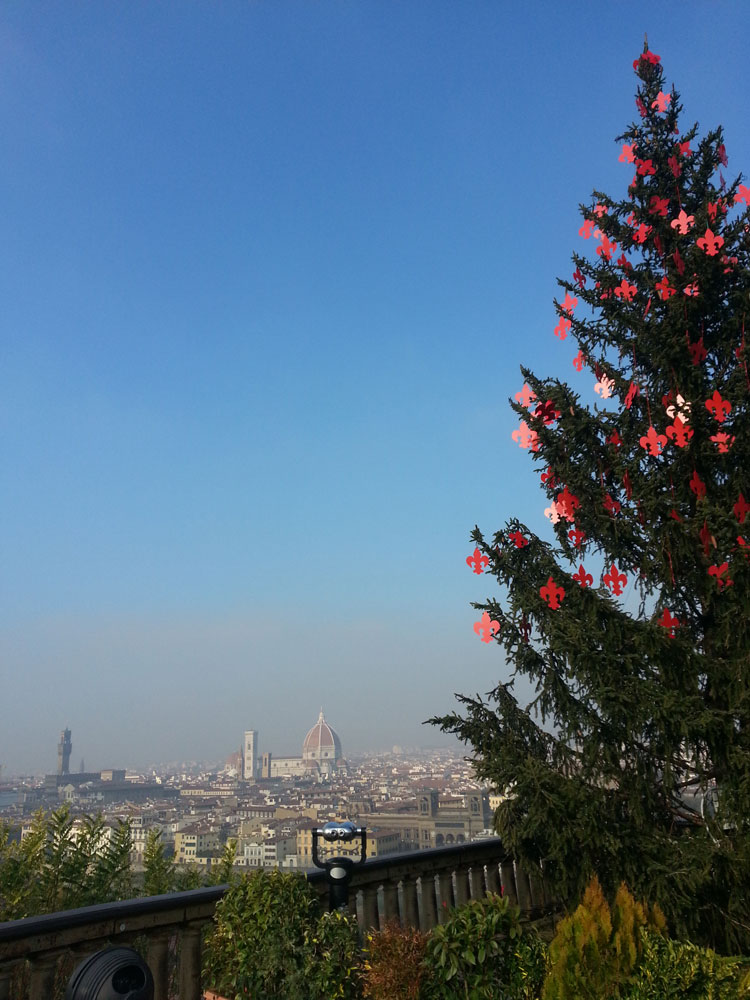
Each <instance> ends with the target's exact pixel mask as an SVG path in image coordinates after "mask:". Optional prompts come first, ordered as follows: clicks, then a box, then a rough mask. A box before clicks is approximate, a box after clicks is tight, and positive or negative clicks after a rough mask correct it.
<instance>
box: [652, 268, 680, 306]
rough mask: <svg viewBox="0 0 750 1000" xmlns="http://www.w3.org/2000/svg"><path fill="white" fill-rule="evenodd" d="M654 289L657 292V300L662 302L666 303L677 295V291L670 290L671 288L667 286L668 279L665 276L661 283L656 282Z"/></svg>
mask: <svg viewBox="0 0 750 1000" xmlns="http://www.w3.org/2000/svg"><path fill="white" fill-rule="evenodd" d="M654 288H655V289H656V291H657V293H658V295H659V298H660V299H661V300H662V301H663V302H666V301H667V300H668V299H670V298H671V297H672V296H673V295H676V294H677V289H676V288H672V286H671V285H670V284H669V278H668V277H667V276H666V274H665V275H664V277H663V278H662V279H661V281H657V282H656V284H655V285H654Z"/></svg>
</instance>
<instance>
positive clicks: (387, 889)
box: [381, 881, 400, 930]
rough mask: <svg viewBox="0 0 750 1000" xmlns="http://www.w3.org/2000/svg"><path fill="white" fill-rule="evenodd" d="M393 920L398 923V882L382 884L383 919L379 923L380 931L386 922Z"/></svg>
mask: <svg viewBox="0 0 750 1000" xmlns="http://www.w3.org/2000/svg"><path fill="white" fill-rule="evenodd" d="M391 920H395V921H397V922H398V923H400V916H399V912H398V882H391V881H388V882H384V883H383V918H382V921H381V930H382V928H383V927H385V925H386V924H387V923H388V921H391Z"/></svg>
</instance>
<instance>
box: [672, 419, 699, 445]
mask: <svg viewBox="0 0 750 1000" xmlns="http://www.w3.org/2000/svg"><path fill="white" fill-rule="evenodd" d="M666 434H667V437H668V438H669V439H670V440H671V441H672V443H673V444H674V445H676V446H677V447H678V448H686V447H687V446H688V444H689V443H690V438H691V437H692V436H693V428H692V427H689V426H688V425H687V424H686V423H683V421H682V419H681V418H680V417H675V418H674V423H673V424H670V425H669V426H668V427H667V428H666Z"/></svg>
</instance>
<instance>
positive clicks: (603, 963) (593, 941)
mask: <svg viewBox="0 0 750 1000" xmlns="http://www.w3.org/2000/svg"><path fill="white" fill-rule="evenodd" d="M664 925H665V920H664V915H663V914H662V912H661V910H660V909H659V908H658V907H657V906H655V907H653V909H652V910H649V908H648V907H647V906H645V905H644V904H643V903H637V902H636V901H635V900H634V899H633V897H632V896H631V894H630V893H629V892H628V890H627V888H626V887H625V885H621V886H620V888H619V890H618V892H617V896H616V897H615V903H614V907H613V908H612V909H611V910H610V907H609V905H608V903H607V901H606V899H605V898H604V894H603V893H602V890H601V886H600V885H599V881H598V879H596V878H594V879H592V881H591V882H590V883H589V885H588V888H587V889H586V892H585V893H584V896H583V901H582V903H581V904H580V906H579V907H578V908H577V909H576V911H575V912H574V913H573V914H572V915H571V916H569V917H566V918H565V919H564V920H561V921H560V923H559V924H558V926H557V930H556V933H555V936H554V938H553V939H552V941H551V942H550V946H549V971H548V973H547V979H546V981H545V984H544V1000H604V998H606V997H620V996H622V989H623V987H624V986H625V985H626V984H627V983H628V982H629V980H630V978H631V976H632V974H633V970H634V969H635V968H636V966H637V965H638V962H639V961H640V958H641V952H642V947H643V946H642V935H641V933H640V932H641V929H642V928H645V927H650V928H651V929H652V930H653V932H654V933H655V934H660V933H662V932H663V930H664Z"/></svg>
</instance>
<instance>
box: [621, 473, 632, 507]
mask: <svg viewBox="0 0 750 1000" xmlns="http://www.w3.org/2000/svg"><path fill="white" fill-rule="evenodd" d="M622 485H623V486H624V487H625V496H626V497H627V498H628V500H630V499H631V498H632V496H633V487H632V485H631V482H630V473H629V472H628V470H627V469H626V470H625V475H624V476H623V477H622Z"/></svg>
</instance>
